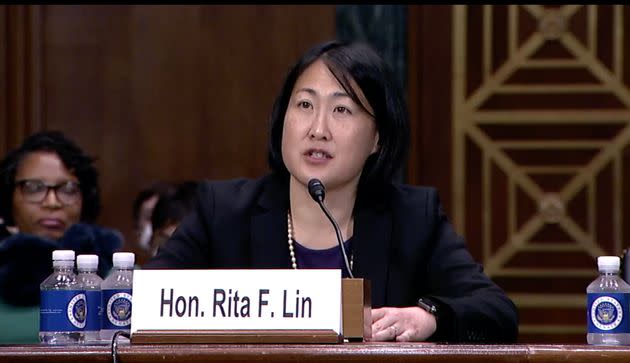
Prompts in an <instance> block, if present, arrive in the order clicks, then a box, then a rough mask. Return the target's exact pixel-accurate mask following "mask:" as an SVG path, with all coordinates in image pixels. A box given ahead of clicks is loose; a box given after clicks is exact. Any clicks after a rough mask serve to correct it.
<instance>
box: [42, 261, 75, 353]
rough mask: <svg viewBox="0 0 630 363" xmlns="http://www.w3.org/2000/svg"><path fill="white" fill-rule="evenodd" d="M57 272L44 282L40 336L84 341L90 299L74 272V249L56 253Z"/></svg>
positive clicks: (45, 340) (55, 340)
mask: <svg viewBox="0 0 630 363" xmlns="http://www.w3.org/2000/svg"><path fill="white" fill-rule="evenodd" d="M52 259H53V273H52V274H50V276H48V277H47V278H46V279H45V280H44V281H43V282H42V283H41V284H40V285H39V288H40V298H41V299H40V300H41V303H40V311H39V340H40V342H42V343H45V344H79V343H82V342H83V329H84V328H85V318H86V316H85V315H86V300H85V293H84V290H83V287H82V286H81V284H80V283H79V281H78V280H77V276H76V275H75V274H74V251H72V250H55V251H53V253H52Z"/></svg>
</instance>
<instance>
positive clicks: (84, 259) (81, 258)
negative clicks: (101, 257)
mask: <svg viewBox="0 0 630 363" xmlns="http://www.w3.org/2000/svg"><path fill="white" fill-rule="evenodd" d="M97 267H98V256H97V255H78V256H77V268H80V269H90V270H96V268H97Z"/></svg>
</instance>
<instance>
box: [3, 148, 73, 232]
mask: <svg viewBox="0 0 630 363" xmlns="http://www.w3.org/2000/svg"><path fill="white" fill-rule="evenodd" d="M78 182H79V181H78V179H77V177H76V176H75V175H73V174H72V173H71V172H70V170H68V169H67V168H66V167H65V166H64V165H63V162H62V161H61V159H60V158H59V156H57V154H56V153H54V152H47V151H36V152H31V153H29V154H27V155H26V156H24V158H23V159H22V160H21V161H20V163H19V165H18V167H17V170H16V173H15V189H14V190H13V219H14V222H15V225H16V227H17V228H18V230H19V232H21V233H30V234H34V235H37V236H39V237H45V238H51V239H59V238H60V237H61V236H63V234H64V232H65V231H66V230H67V229H68V228H70V226H71V225H72V224H74V223H77V222H79V220H80V218H81V208H82V206H83V199H82V195H81V191H80V189H79V184H78ZM46 186H50V187H52V186H56V187H55V188H54V189H53V188H49V187H46Z"/></svg>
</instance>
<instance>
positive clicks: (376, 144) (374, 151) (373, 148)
mask: <svg viewBox="0 0 630 363" xmlns="http://www.w3.org/2000/svg"><path fill="white" fill-rule="evenodd" d="M378 140H379V135H378V132H377V133H376V136H375V137H374V146H373V147H372V152H371V153H370V154H376V153H377V152H378V151H379V150H380V149H381V145H379V144H378Z"/></svg>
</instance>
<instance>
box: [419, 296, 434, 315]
mask: <svg viewBox="0 0 630 363" xmlns="http://www.w3.org/2000/svg"><path fill="white" fill-rule="evenodd" d="M418 306H419V307H421V308H423V309H424V310H426V311H428V312H429V313H431V314H433V315H435V314H436V313H437V307H436V306H435V304H434V303H433V302H432V301H430V300H428V299H418Z"/></svg>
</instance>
